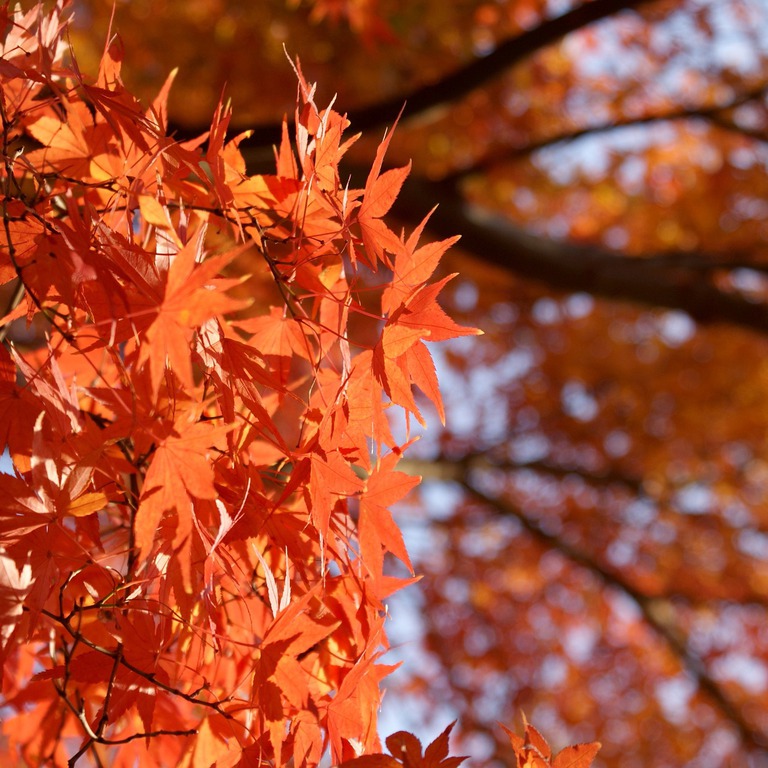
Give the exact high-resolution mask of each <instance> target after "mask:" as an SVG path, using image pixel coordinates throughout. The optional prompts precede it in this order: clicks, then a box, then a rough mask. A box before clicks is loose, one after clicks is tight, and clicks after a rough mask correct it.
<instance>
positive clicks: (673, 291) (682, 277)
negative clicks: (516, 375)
mask: <svg viewBox="0 0 768 768" xmlns="http://www.w3.org/2000/svg"><path fill="white" fill-rule="evenodd" d="M425 200H428V201H430V203H432V204H435V203H437V204H438V208H437V210H436V211H435V212H434V214H433V215H432V218H431V219H430V222H429V229H430V231H431V232H432V233H433V234H435V235H437V236H439V237H450V236H452V235H455V234H456V233H459V234H461V237H462V239H461V241H460V247H461V248H463V249H464V250H465V251H468V252H470V253H472V254H473V255H475V256H477V257H478V258H479V259H481V260H483V261H486V262H489V263H492V264H496V265H498V266H501V267H503V268H504V269H507V270H510V271H511V272H513V273H515V274H517V275H519V276H520V277H523V278H526V279H531V280H538V281H541V282H542V283H545V284H546V285H549V286H551V287H552V288H554V289H556V290H561V291H567V292H585V293H590V294H592V295H594V296H600V297H602V298H605V299H610V300H615V301H630V302H634V303H639V304H644V305H646V306H654V307H667V308H670V309H678V310H682V311H684V312H687V313H688V314H689V315H690V316H691V318H693V319H694V320H695V321H696V322H698V323H702V324H707V323H730V324H733V325H738V326H741V327H743V328H748V329H750V330H753V331H758V332H759V333H762V334H765V333H766V332H768V307H767V306H765V305H764V304H759V303H755V302H752V301H749V300H748V299H746V298H744V297H743V296H740V295H738V294H731V293H727V292H725V291H723V290H720V289H719V288H717V287H715V286H714V285H712V284H711V283H710V282H709V281H708V280H706V279H704V278H703V277H702V267H701V265H703V264H706V261H705V260H704V259H701V260H700V261H699V266H698V268H691V267H690V266H684V265H682V264H669V263H668V262H666V260H665V261H661V262H660V261H659V260H658V259H646V258H644V257H641V256H638V257H632V256H623V255H621V254H619V253H615V252H612V251H609V250H607V249H602V248H600V247H598V246H591V245H579V244H575V243H568V242H562V241H560V242H558V241H555V240H551V239H548V238H545V237H541V236H539V235H535V234H532V233H530V232H526V231H525V230H523V229H522V228H520V227H518V226H516V225H515V224H513V223H512V222H511V221H509V220H508V219H506V218H504V217H503V216H501V215H498V214H494V213H492V212H490V211H488V210H486V209H483V208H481V207H479V206H476V205H473V204H471V203H467V202H465V201H463V200H462V199H461V196H460V194H459V192H458V190H457V189H456V188H455V187H454V186H452V185H443V184H442V183H441V182H431V181H426V180H423V179H415V178H411V179H409V180H408V183H407V184H405V185H404V186H403V188H402V190H401V192H400V195H399V197H398V198H397V200H396V201H395V204H394V206H393V208H392V213H393V215H395V216H397V217H399V218H401V219H402V220H404V221H407V222H409V223H414V224H415V223H418V222H419V221H420V220H421V218H423V216H424V214H425V213H426V211H425V205H424V201H425ZM687 261H688V263H690V257H689V258H688V259H687Z"/></svg>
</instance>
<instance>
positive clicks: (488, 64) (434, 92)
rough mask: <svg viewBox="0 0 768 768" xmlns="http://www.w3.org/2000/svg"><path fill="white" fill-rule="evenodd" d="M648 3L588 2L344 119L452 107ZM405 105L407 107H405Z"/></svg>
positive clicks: (263, 143)
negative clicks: (532, 59) (570, 38)
mask: <svg viewBox="0 0 768 768" xmlns="http://www.w3.org/2000/svg"><path fill="white" fill-rule="evenodd" d="M649 2H652V0H591V2H584V3H583V4H582V5H580V6H578V7H577V8H574V9H573V10H571V11H569V12H568V13H564V14H563V15H561V16H557V17H556V18H553V19H546V20H544V21H542V22H541V24H539V25H538V26H537V27H534V28H533V29H529V30H526V31H525V32H521V33H520V34H519V35H516V36H515V37H513V38H510V39H509V40H506V41H504V42H503V43H500V44H499V45H498V46H497V47H496V48H495V49H494V50H493V51H492V52H491V53H489V54H488V55H487V56H483V57H481V58H476V59H473V60H472V61H470V62H469V63H468V64H465V65H464V66H463V67H460V68H459V69H456V70H455V71H453V72H451V73H450V74H448V75H446V76H445V77H443V78H442V79H441V80H438V81H437V82H434V83H429V84H427V85H423V86H421V87H419V88H416V89H414V90H412V91H410V92H409V93H403V94H398V95H397V96H394V97H392V98H388V99H384V100H382V101H378V102H376V103H373V104H370V105H368V106H365V107H361V108H359V109H353V110H352V111H351V112H349V113H348V114H347V117H348V118H349V119H350V121H351V123H352V127H353V128H354V129H355V131H369V130H371V129H372V128H376V127H379V126H385V125H392V123H394V121H395V120H396V119H397V116H398V115H399V114H400V111H401V110H403V118H402V119H405V120H407V119H409V118H412V117H415V116H417V115H421V114H423V113H424V112H427V111H428V110H430V109H434V108H435V107H440V106H443V105H445V104H450V103H452V102H456V101H458V100H459V99H461V98H463V97H464V96H466V95H468V94H469V93H471V92H472V91H474V90H475V89H476V88H479V87H480V86H482V85H485V84H486V83H488V82H490V81H491V80H493V79H494V78H495V77H498V76H499V75H501V74H503V73H504V72H505V71H507V70H508V69H509V68H510V67H512V66H514V65H515V64H517V63H518V62H520V61H522V60H523V59H525V58H526V57H528V56H530V55H531V54H533V53H536V51H539V50H541V49H543V48H545V47H546V46H548V45H552V44H553V43H556V42H557V41H559V40H561V39H562V38H563V37H565V36H566V35H568V34H570V33H571V32H576V31H577V30H579V29H583V28H584V27H587V26H589V25H590V24H594V23H595V22H597V21H601V20H603V19H606V18H608V17H610V16H615V15H616V14H618V13H621V12H622V11H629V10H632V9H634V8H636V7H638V6H641V5H644V4H648V3H649ZM404 103H405V108H403V104H404ZM281 131H282V122H279V123H263V124H261V125H257V126H256V127H255V128H253V129H252V132H251V136H250V138H248V139H246V140H245V141H244V142H243V145H244V146H248V147H250V148H252V149H254V148H256V147H272V146H273V145H276V144H279V142H280V135H281ZM175 132H176V136H177V138H179V139H182V140H183V139H185V138H191V137H192V136H197V135H199V133H201V131H195V130H192V129H183V128H180V127H179V128H176V129H175Z"/></svg>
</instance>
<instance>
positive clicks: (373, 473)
mask: <svg viewBox="0 0 768 768" xmlns="http://www.w3.org/2000/svg"><path fill="white" fill-rule="evenodd" d="M65 5H66V3H64V2H60V3H58V4H57V5H56V7H55V8H54V9H53V10H52V11H51V12H50V13H49V14H45V13H43V12H42V10H41V9H40V8H35V9H33V10H31V11H29V12H28V13H26V14H23V13H22V12H21V11H18V10H17V11H16V12H10V11H9V10H8V7H7V5H6V6H5V7H4V8H3V9H2V11H1V14H2V15H0V40H2V65H0V79H2V104H1V110H2V167H1V168H0V184H1V185H2V216H3V225H2V232H1V233H0V249H1V253H2V261H1V262H0V283H1V284H2V286H4V291H5V293H4V295H5V296H6V298H7V306H6V308H5V310H4V312H3V314H4V317H3V318H2V320H1V321H0V322H1V323H2V334H3V337H4V338H5V337H9V338H12V337H13V335H14V331H12V330H10V329H12V328H13V327H18V323H21V324H22V325H24V322H25V320H26V322H27V323H28V322H31V321H35V322H38V323H41V324H42V326H41V327H44V328H45V329H46V336H47V343H46V344H44V345H43V346H39V345H38V346H37V347H36V348H31V349H26V350H24V349H21V348H19V347H18V346H14V345H13V344H8V345H7V346H3V347H0V412H1V413H2V424H3V432H2V438H3V442H4V443H5V444H7V451H8V454H9V455H10V459H11V460H12V463H13V471H12V472H11V473H7V474H4V475H2V476H1V477H0V497H1V498H2V505H1V508H0V547H1V549H0V564H1V566H2V567H0V613H1V614H2V617H3V625H2V635H1V637H0V662H2V667H3V679H2V685H3V689H2V694H3V699H2V700H3V707H4V709H3V711H4V717H3V724H2V732H3V734H4V738H5V740H6V742H7V744H8V745H9V747H10V748H11V749H12V750H13V751H14V752H17V753H18V754H19V755H20V756H21V758H22V759H23V760H24V761H25V762H26V763H27V764H30V765H38V764H42V763H44V762H47V761H52V762H53V763H55V764H57V765H60V764H63V763H65V762H67V760H69V763H70V765H74V764H75V762H77V760H78V759H79V758H80V757H82V756H84V755H89V756H90V758H91V759H92V760H93V761H94V762H95V763H96V764H101V761H102V759H103V757H104V754H105V752H106V751H107V750H108V749H109V748H110V747H114V746H116V745H119V749H116V750H115V751H114V754H113V755H111V756H110V759H111V760H112V762H111V764H112V765H114V766H129V765H136V764H141V765H153V764H180V765H211V764H213V763H215V764H216V765H218V766H233V765H249V766H253V765H262V764H263V765H283V764H286V763H287V762H289V761H292V764H293V765H295V766H297V768H298V767H299V766H314V765H316V764H317V763H318V761H319V760H320V757H321V755H322V753H323V752H324V750H325V749H327V748H329V749H330V753H331V758H332V759H333V760H334V761H335V762H342V761H344V760H350V759H354V758H356V757H357V756H359V755H361V754H365V753H370V752H375V751H376V750H377V749H379V739H378V735H377V712H378V709H379V704H380V698H381V691H380V685H379V683H380V681H381V680H382V678H383V677H385V676H386V675H387V674H388V673H389V672H390V670H391V669H392V667H390V666H387V665H385V664H382V663H380V662H379V659H380V656H381V654H382V653H383V651H384V650H385V649H386V646H387V639H386V634H385V630H384V621H385V618H386V614H387V610H386V605H385V603H384V602H383V601H384V600H385V598H387V596H388V595H390V594H391V593H392V592H393V591H395V590H397V589H399V588H401V587H402V586H403V585H404V584H406V583H408V582H409V581H410V580H411V579H410V578H400V577H395V576H391V575H389V574H388V573H387V572H385V555H386V554H387V553H391V554H392V555H394V556H395V557H396V558H398V559H399V560H400V561H402V563H404V565H405V566H406V567H407V568H408V569H410V562H409V559H408V554H407V552H406V550H405V546H404V543H403V539H402V536H401V534H400V531H399V529H398V528H397V526H396V525H395V523H394V521H393V519H392V517H391V515H390V513H389V511H388V508H389V506H390V505H391V504H392V503H393V502H395V501H397V500H398V499H400V498H401V497H403V496H404V495H405V494H406V493H407V492H408V491H409V490H410V489H411V488H412V487H413V486H414V485H415V484H416V483H417V482H418V478H416V477H412V476H409V475H406V474H405V473H403V472H400V471H398V470H397V469H396V466H397V463H398V460H399V458H400V456H401V454H402V452H403V450H404V448H405V447H406V446H407V444H408V443H409V442H410V439H409V429H408V427H409V419H410V418H411V417H415V418H416V419H418V420H419V421H420V422H422V416H421V413H420V411H419V407H418V405H417V402H416V400H415V398H414V392H413V387H414V386H417V387H418V388H419V389H420V390H421V391H422V392H423V393H424V394H425V395H426V396H427V397H428V398H429V399H430V400H431V401H432V402H433V403H434V404H435V406H436V407H437V409H438V412H439V413H440V414H441V416H442V404H441V400H440V394H439V392H438V388H437V380H436V375H435V369H434V365H433V364H432V360H431V357H430V353H429V352H428V351H427V348H426V346H425V345H424V341H425V340H427V341H440V340H443V339H448V338H451V337H454V336H460V335H466V334H475V333H477V331H475V330H472V329H466V328H462V327H460V326H458V325H456V324H455V323H454V322H453V321H452V320H451V319H450V318H449V317H448V316H447V315H446V314H445V313H444V312H443V311H442V310H441V309H440V308H439V306H438V304H437V301H436V299H437V295H438V293H439V292H440V290H441V288H442V287H443V285H444V284H445V280H441V281H438V282H433V283H430V282H429V281H430V278H431V276H432V273H433V272H434V270H435V269H436V267H437V264H438V262H439V260H440V257H441V255H442V254H443V252H444V251H445V250H446V248H448V247H449V246H450V245H451V243H452V242H453V241H452V240H446V241H443V242H438V243H430V244H427V245H423V246H421V247H420V246H419V240H420V237H421V234H422V230H423V224H422V226H420V227H418V228H417V229H416V231H415V232H414V233H413V234H411V235H410V236H409V237H407V238H406V237H405V236H397V235H396V234H394V233H393V232H392V231H391V230H390V229H389V227H388V226H387V225H386V224H385V223H384V221H383V220H382V217H383V216H384V215H385V214H387V212H388V210H389V209H390V207H391V206H392V203H393V201H394V198H395V197H396V195H397V194H398V191H399V189H400V187H401V185H402V183H403V181H404V179H405V177H406V175H407V173H408V168H407V167H405V168H400V169H396V170H390V171H387V172H385V173H382V172H381V169H382V163H383V158H384V154H385V152H386V149H387V145H388V143H389V139H388V138H387V139H385V140H384V141H382V143H381V144H380V146H379V148H378V152H377V155H376V159H375V161H374V163H373V166H372V168H371V170H370V173H369V175H368V179H367V182H366V184H365V187H364V189H362V190H355V189H349V188H347V187H346V186H344V185H343V184H342V183H341V180H340V178H339V172H338V163H339V160H340V158H341V157H342V155H343V154H344V152H345V151H346V149H347V148H348V147H349V145H350V144H351V142H352V141H354V138H352V139H346V140H345V139H343V137H342V132H343V131H344V129H345V128H346V127H347V121H346V120H345V118H344V117H342V116H341V115H340V114H338V113H337V112H335V111H333V110H332V109H330V108H328V109H325V110H322V109H320V108H318V106H317V105H316V104H315V101H314V89H313V87H311V86H310V85H309V84H308V83H307V82H306V80H305V79H304V77H303V76H302V74H301V71H300V70H299V69H298V68H297V76H298V81H299V89H298V94H299V95H298V108H297V111H296V118H295V140H294V141H293V142H291V140H290V138H289V133H288V129H287V127H285V128H284V131H283V139H282V142H281V144H280V146H279V148H277V149H276V153H275V154H276V163H277V170H276V173H275V174H273V175H248V174H247V173H246V169H245V163H244V161H243V158H242V155H241V153H240V150H239V149H238V147H239V144H240V143H241V141H242V140H243V139H244V138H245V134H241V135H239V136H237V137H236V138H234V139H232V140H229V141H227V139H226V131H227V127H228V123H229V121H230V112H229V111H228V109H227V108H226V107H224V106H220V107H219V109H218V110H217V111H216V114H215V115H214V118H213V120H212V123H211V126H210V131H209V132H208V133H207V134H206V135H203V136H200V137H199V138H197V139H195V140H191V141H187V142H183V143H182V142H178V141H176V140H174V138H173V137H171V136H168V135H167V116H166V99H167V95H168V91H169V88H170V85H171V80H172V78H169V80H168V82H166V84H165V86H164V87H163V88H162V90H161V92H160V94H159V95H158V96H157V98H156V99H155V100H154V102H153V103H152V104H151V105H150V107H149V108H148V109H147V108H145V107H144V106H142V104H141V103H140V102H139V101H138V100H137V99H136V98H134V97H133V96H132V95H131V94H130V93H129V92H128V91H127V89H126V88H125V87H124V85H123V83H122V80H121V59H122V54H121V48H120V45H119V40H118V39H116V38H113V39H111V40H110V41H109V42H108V44H107V46H106V48H105V51H104V55H103V57H102V60H101V64H100V68H99V72H98V77H97V79H96V80H95V82H89V80H88V79H87V78H86V77H84V76H83V75H82V74H81V73H80V71H79V70H78V68H77V66H76V65H75V64H74V63H72V64H65V63H64V53H65V51H66V46H65V44H64V43H63V35H64V33H65V29H66V18H65V16H66V8H65ZM244 255H247V256H248V257H249V258H248V259H247V261H248V263H249V264H250V265H251V266H253V269H254V272H255V274H254V275H253V276H252V277H251V279H250V280H249V281H248V283H247V284H245V285H244V281H245V279H246V278H245V277H244V276H242V275H241V274H239V271H238V268H237V267H238V264H239V263H240V262H239V261H238V260H240V259H241V257H243V256H244ZM254 265H257V266H254ZM267 283H268V284H269V285H268V286H267V285H266V284H267ZM246 285H247V286H248V288H247V290H245V288H246ZM255 285H258V286H261V287H260V288H258V289H257V288H254V287H253V286H255ZM265 286H266V287H265ZM270 291H271V292H270ZM251 292H253V294H254V295H256V297H257V298H253V296H248V295H247V294H248V293H251ZM270 295H271V296H272V297H273V300H274V302H275V304H274V305H270V304H269V303H268V301H267V300H266V299H265V300H264V301H261V302H260V301H259V299H258V297H259V296H262V297H264V296H270ZM14 323H15V324H16V326H14V325H12V324H14ZM393 405H395V406H400V408H401V409H402V410H403V411H404V412H405V424H404V426H405V429H402V428H400V429H394V428H393V427H392V426H391V422H390V418H389V411H390V409H391V407H392V406H393ZM393 432H394V433H396V434H400V433H402V434H400V437H396V435H395V434H393ZM441 743H442V742H441ZM445 743H446V744H447V735H446V741H445ZM161 756H162V759H161Z"/></svg>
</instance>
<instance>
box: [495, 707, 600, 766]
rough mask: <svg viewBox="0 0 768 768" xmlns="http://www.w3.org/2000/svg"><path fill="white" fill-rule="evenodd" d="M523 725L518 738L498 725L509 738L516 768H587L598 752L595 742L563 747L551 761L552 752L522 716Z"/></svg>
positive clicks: (598, 744) (597, 745) (598, 747)
mask: <svg viewBox="0 0 768 768" xmlns="http://www.w3.org/2000/svg"><path fill="white" fill-rule="evenodd" d="M523 725H524V727H525V735H524V736H519V735H518V734H516V733H515V732H514V731H512V730H510V729H509V728H507V727H506V726H505V725H503V724H501V723H499V726H501V728H502V730H503V731H504V732H505V733H506V734H507V736H509V741H510V744H511V745H512V749H513V750H514V752H515V759H516V766H518V768H549V767H551V768H589V766H590V765H592V761H593V760H594V758H595V756H596V755H597V753H598V751H599V750H600V746H601V745H600V743H599V742H596V741H595V742H592V743H590V744H575V745H573V746H569V747H565V749H563V750H561V751H560V752H558V754H557V755H556V756H555V757H554V759H553V758H552V750H551V749H550V747H549V744H547V742H546V739H545V738H544V737H543V736H542V735H541V734H540V733H539V731H538V730H536V728H534V727H533V726H532V725H531V724H530V723H529V722H528V721H527V720H526V718H525V715H523Z"/></svg>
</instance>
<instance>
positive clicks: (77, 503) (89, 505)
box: [67, 493, 108, 517]
mask: <svg viewBox="0 0 768 768" xmlns="http://www.w3.org/2000/svg"><path fill="white" fill-rule="evenodd" d="M107 501H108V499H107V497H106V494H103V493H84V494H83V495H82V496H78V497H77V498H76V499H74V500H72V501H71V502H70V504H69V506H68V507H67V514H68V515H74V516H75V517H85V516H86V515H92V514H93V513H94V512H98V511H99V510H100V509H104V507H105V506H106V505H107Z"/></svg>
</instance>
